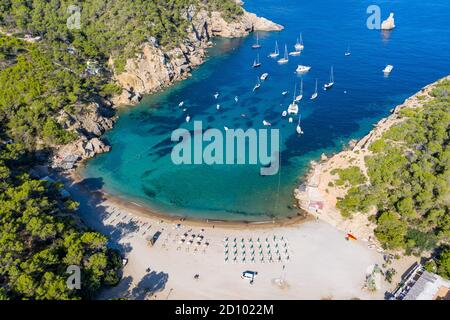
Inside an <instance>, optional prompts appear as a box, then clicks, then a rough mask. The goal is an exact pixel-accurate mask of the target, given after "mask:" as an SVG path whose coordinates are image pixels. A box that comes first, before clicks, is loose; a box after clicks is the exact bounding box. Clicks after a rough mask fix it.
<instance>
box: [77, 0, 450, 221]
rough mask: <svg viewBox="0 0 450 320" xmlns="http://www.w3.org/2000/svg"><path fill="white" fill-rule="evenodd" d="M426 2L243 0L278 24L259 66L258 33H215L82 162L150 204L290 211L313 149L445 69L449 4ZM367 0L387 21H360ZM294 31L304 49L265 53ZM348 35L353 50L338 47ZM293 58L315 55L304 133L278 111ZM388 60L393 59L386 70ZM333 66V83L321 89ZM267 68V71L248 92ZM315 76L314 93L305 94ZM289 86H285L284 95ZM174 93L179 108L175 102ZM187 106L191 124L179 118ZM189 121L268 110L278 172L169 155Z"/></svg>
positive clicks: (195, 212) (173, 210)
mask: <svg viewBox="0 0 450 320" xmlns="http://www.w3.org/2000/svg"><path fill="white" fill-rule="evenodd" d="M433 2H434V4H426V3H424V2H423V1H415V0H414V1H396V2H392V1H352V0H342V1H325V0H315V1H297V0H285V1H274V0H258V1H256V0H253V1H246V4H245V7H246V9H248V10H249V11H252V12H255V13H257V14H258V15H261V16H265V17H267V18H269V19H272V20H274V21H276V22H277V23H280V24H282V25H284V26H285V30H284V31H283V32H279V33H259V38H260V42H261V44H262V46H263V47H262V48H261V49H260V50H259V52H260V59H261V62H262V66H261V67H260V68H258V69H252V68H251V64H252V63H253V60H254V58H255V55H256V50H253V49H252V48H251V44H252V43H253V42H254V35H251V36H249V37H247V38H244V39H231V40H227V39H215V40H214V42H215V43H216V46H215V47H214V48H212V49H211V50H210V51H209V58H208V59H207V61H206V62H205V63H204V64H203V65H202V66H201V67H200V68H198V69H197V70H195V71H194V72H193V75H192V77H190V78H189V79H187V80H185V81H183V82H180V83H178V84H176V85H174V86H173V87H171V88H170V89H168V90H166V91H164V92H162V93H158V94H154V95H151V96H147V97H145V98H144V99H143V101H142V102H141V103H140V104H139V105H138V106H136V107H133V108H128V109H125V110H122V111H121V113H120V118H119V120H118V122H117V124H116V126H115V128H114V129H113V130H112V131H110V132H108V133H107V135H106V136H105V138H106V139H108V140H109V142H110V143H111V145H112V147H113V148H112V151H111V152H109V153H107V154H103V155H100V156H98V157H96V158H95V159H93V160H92V161H89V163H88V165H87V167H86V168H85V170H84V173H83V174H84V175H85V177H86V178H87V180H86V181H87V183H91V184H95V185H96V186H98V187H100V186H101V187H102V188H104V189H105V190H106V191H108V192H110V193H112V194H116V195H119V196H121V197H124V198H127V199H130V200H132V201H135V202H138V203H141V204H145V205H147V206H149V207H151V208H153V209H156V210H160V211H163V212H168V213H169V212H170V214H176V215H184V216H191V217H196V218H210V219H229V220H232V219H244V220H267V219H273V218H281V217H286V216H289V215H294V214H296V210H295V209H293V208H292V205H293V203H294V202H293V189H294V187H295V186H296V184H297V183H298V182H299V177H301V175H302V174H304V173H305V171H306V170H307V166H308V163H309V162H310V161H311V160H313V159H317V158H319V157H320V154H321V153H323V152H325V153H332V152H336V151H339V150H340V149H341V148H342V145H343V144H345V143H347V142H348V141H349V140H350V139H353V138H360V137H362V136H364V135H365V134H366V133H367V132H368V131H370V129H371V127H372V125H373V124H374V123H375V122H376V121H378V120H379V119H381V118H383V117H385V116H387V115H388V114H389V110H390V109H392V108H393V107H395V105H397V104H399V103H401V102H403V100H404V99H405V98H406V97H408V96H410V95H411V94H413V93H415V92H416V91H417V90H419V89H420V88H421V87H423V86H424V85H426V84H428V83H431V82H433V81H435V80H437V79H438V78H441V77H443V76H445V75H447V74H449V73H450V70H449V69H450V41H449V39H450V28H449V22H448V21H450V3H449V2H448V1H447V0H437V1H433ZM371 4H378V5H380V7H381V9H382V17H383V19H384V18H386V17H387V16H388V15H389V12H391V11H393V12H395V20H396V25H397V28H396V29H395V30H394V31H392V32H388V33H383V32H381V31H379V30H369V29H367V27H366V19H367V17H368V15H367V14H366V9H367V7H368V6H369V5H371ZM300 32H302V34H303V40H304V44H305V49H304V51H303V53H302V54H301V56H300V57H289V58H290V60H289V63H288V64H286V65H281V66H280V65H278V64H277V63H276V61H275V60H272V59H269V58H267V55H268V54H269V53H270V52H272V51H273V49H274V43H275V40H277V41H278V43H279V45H280V51H281V55H282V54H283V50H284V44H285V43H287V45H288V48H289V51H292V50H293V45H294V44H295V41H296V38H297V37H298V35H299V33H300ZM348 46H349V47H350V51H351V53H352V54H351V56H349V57H345V56H344V52H345V51H346V49H347V47H348ZM298 64H306V65H311V66H312V69H311V71H310V72H309V73H307V74H305V75H303V76H302V78H303V84H304V98H303V100H302V101H301V102H300V110H301V111H300V113H301V117H302V123H301V124H302V128H303V131H304V134H303V135H301V136H298V135H297V133H296V132H295V127H296V122H297V121H296V119H295V120H294V123H291V124H290V123H288V122H287V119H285V118H282V117H281V112H282V111H283V110H285V109H286V108H287V106H288V104H289V102H290V100H292V92H293V89H294V84H295V83H299V81H300V79H301V77H299V76H297V75H296V74H295V72H294V71H295V69H296V67H297V65H298ZM387 64H393V65H394V70H393V72H392V73H391V75H390V76H389V77H384V76H383V73H382V72H381V70H382V69H383V68H384V67H385V66H386V65H387ZM332 65H333V66H334V76H335V85H334V87H333V88H332V89H331V90H329V91H327V92H325V91H323V90H322V86H323V84H324V83H325V82H327V81H328V78H329V72H330V67H331V66H332ZM263 72H268V73H269V78H268V79H267V80H266V81H265V82H263V83H262V86H261V88H260V89H259V90H258V91H257V92H255V93H253V92H252V88H253V86H254V85H255V82H256V78H257V77H258V76H260V75H261V74H262V73H263ZM316 78H317V79H318V80H319V96H318V98H317V99H316V100H315V101H310V100H309V97H310V96H311V94H312V93H313V91H314V83H315V79H316ZM285 90H289V94H288V95H287V96H282V95H281V92H282V91H285ZM216 91H218V92H220V96H219V98H218V99H217V100H215V99H214V97H213V94H214V93H215V92H216ZM236 95H237V96H239V101H238V103H236V102H235V101H234V97H235V96H236ZM180 101H185V107H186V108H187V109H188V110H187V112H183V111H182V109H181V108H179V107H178V103H179V102H180ZM216 104H220V105H221V108H220V110H219V111H217V110H216ZM186 114H189V115H190V116H191V117H192V120H191V122H190V123H185V120H184V119H185V117H186ZM241 114H245V115H246V118H243V117H241ZM194 120H201V121H203V127H204V128H218V129H221V130H223V127H224V126H227V127H229V128H242V129H247V128H257V129H258V128H262V127H263V125H262V120H267V121H270V122H271V123H272V127H273V128H279V129H280V133H281V149H282V153H281V169H280V171H279V174H278V175H274V176H261V175H260V174H259V170H260V165H213V166H209V165H180V166H176V165H174V164H173V163H172V161H171V158H170V153H171V151H172V148H173V146H174V145H175V143H174V142H171V141H170V135H171V133H172V131H173V130H174V129H177V128H179V127H182V128H187V129H190V130H192V128H193V121H194Z"/></svg>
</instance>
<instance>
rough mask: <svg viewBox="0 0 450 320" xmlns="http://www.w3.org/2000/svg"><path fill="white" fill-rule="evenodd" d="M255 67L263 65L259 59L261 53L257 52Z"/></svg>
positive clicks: (254, 61)
mask: <svg viewBox="0 0 450 320" xmlns="http://www.w3.org/2000/svg"><path fill="white" fill-rule="evenodd" d="M252 67H253V68H258V67H261V62H260V61H259V53H257V54H256V59H255V60H253V66H252Z"/></svg>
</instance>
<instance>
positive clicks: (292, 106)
mask: <svg viewBox="0 0 450 320" xmlns="http://www.w3.org/2000/svg"><path fill="white" fill-rule="evenodd" d="M296 91H297V84H295V87H294V97H293V99H292V103H291V104H290V105H289V107H288V109H287V112H288V114H297V113H298V105H297V103H296V102H295V98H296V96H295V93H296Z"/></svg>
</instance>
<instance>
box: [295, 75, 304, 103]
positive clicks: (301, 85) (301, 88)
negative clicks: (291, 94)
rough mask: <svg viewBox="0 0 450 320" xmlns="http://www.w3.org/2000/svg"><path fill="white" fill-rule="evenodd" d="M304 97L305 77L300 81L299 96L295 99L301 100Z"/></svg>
mask: <svg viewBox="0 0 450 320" xmlns="http://www.w3.org/2000/svg"><path fill="white" fill-rule="evenodd" d="M302 99H303V79H302V81H301V82H300V94H299V95H298V96H296V97H295V101H297V102H298V101H300V100H302Z"/></svg>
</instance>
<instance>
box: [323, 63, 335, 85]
mask: <svg viewBox="0 0 450 320" xmlns="http://www.w3.org/2000/svg"><path fill="white" fill-rule="evenodd" d="M333 85H334V75H333V66H331V73H330V82H328V83H325V84H324V86H323V88H324V90H328V89H331V87H333Z"/></svg>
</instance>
